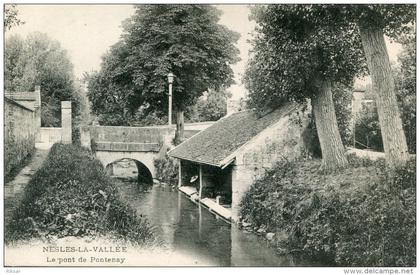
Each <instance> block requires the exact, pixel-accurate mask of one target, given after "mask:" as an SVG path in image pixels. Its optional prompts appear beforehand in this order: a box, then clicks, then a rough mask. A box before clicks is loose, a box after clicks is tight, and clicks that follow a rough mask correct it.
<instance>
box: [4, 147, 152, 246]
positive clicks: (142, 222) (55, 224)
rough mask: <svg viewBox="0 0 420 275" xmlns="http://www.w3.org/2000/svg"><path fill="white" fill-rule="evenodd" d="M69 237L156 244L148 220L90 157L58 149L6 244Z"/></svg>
mask: <svg viewBox="0 0 420 275" xmlns="http://www.w3.org/2000/svg"><path fill="white" fill-rule="evenodd" d="M67 236H81V237H84V236H93V237H98V236H104V237H111V238H117V239H123V240H127V241H131V242H132V243H134V244H139V245H146V244H149V243H150V242H151V240H152V239H153V234H152V231H151V228H150V226H149V224H148V222H147V220H146V219H145V218H144V217H138V216H137V215H136V213H135V211H134V210H133V209H131V208H130V207H129V206H128V205H127V204H125V203H124V202H123V201H122V199H121V197H120V195H119V193H118V190H117V188H116V187H115V185H114V184H113V183H112V182H111V178H109V177H108V176H106V174H105V172H104V169H103V167H102V164H101V163H100V162H99V161H98V160H97V159H95V157H94V156H93V155H92V153H91V152H90V151H88V150H87V149H85V148H81V147H79V146H75V145H63V144H55V145H54V146H53V147H52V148H51V150H50V153H49V154H48V157H47V159H46V160H45V162H44V163H43V164H42V166H41V168H40V169H39V170H38V171H37V172H36V173H35V174H34V176H33V178H32V179H31V181H30V182H29V183H28V185H27V186H26V187H25V190H24V196H23V200H22V201H21V203H20V205H19V207H17V209H16V210H15V212H14V213H13V219H12V222H11V223H10V224H9V225H8V226H7V228H6V242H12V241H16V240H26V239H31V238H36V239H38V238H41V239H44V240H45V239H46V240H48V239H50V238H51V237H58V238H62V237H67Z"/></svg>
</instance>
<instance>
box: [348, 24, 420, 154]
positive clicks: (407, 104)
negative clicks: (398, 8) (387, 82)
mask: <svg viewBox="0 0 420 275" xmlns="http://www.w3.org/2000/svg"><path fill="white" fill-rule="evenodd" d="M398 42H399V43H401V44H402V46H403V51H402V52H401V54H400V55H399V57H398V61H399V64H398V66H396V68H394V69H393V75H394V79H395V84H396V88H397V90H396V92H397V94H396V95H397V102H398V106H399V110H400V114H401V119H402V123H403V129H404V133H405V136H406V137H407V145H408V150H409V152H410V153H413V154H415V152H416V36H415V29H414V26H413V27H411V29H410V32H409V33H405V34H402V35H401V36H400V37H399V38H398ZM371 89H372V87H371V85H368V86H367V87H366V91H365V97H364V99H372V100H375V97H374V94H373V93H374V92H373V91H371ZM371 94H373V95H371ZM361 115H362V116H361V117H359V118H358V120H357V124H356V139H357V140H358V141H364V142H365V144H366V145H368V146H369V147H371V148H373V149H375V150H378V151H383V142H382V136H381V128H380V125H379V118H378V113H377V109H376V106H373V109H372V110H368V109H366V110H365V109H363V110H362V111H361ZM367 140H369V144H368V143H366V141H367Z"/></svg>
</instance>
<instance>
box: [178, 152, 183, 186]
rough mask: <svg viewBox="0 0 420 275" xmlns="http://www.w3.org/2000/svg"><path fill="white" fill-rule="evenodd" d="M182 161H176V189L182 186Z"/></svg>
mask: <svg viewBox="0 0 420 275" xmlns="http://www.w3.org/2000/svg"><path fill="white" fill-rule="evenodd" d="M181 165H182V160H181V159H180V160H179V161H178V188H180V187H181V186H182V168H181Z"/></svg>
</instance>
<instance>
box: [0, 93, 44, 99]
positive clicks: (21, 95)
mask: <svg viewBox="0 0 420 275" xmlns="http://www.w3.org/2000/svg"><path fill="white" fill-rule="evenodd" d="M4 96H5V97H8V98H12V99H14V100H28V101H36V96H37V95H36V93H34V92H7V91H6V92H5V93H4Z"/></svg>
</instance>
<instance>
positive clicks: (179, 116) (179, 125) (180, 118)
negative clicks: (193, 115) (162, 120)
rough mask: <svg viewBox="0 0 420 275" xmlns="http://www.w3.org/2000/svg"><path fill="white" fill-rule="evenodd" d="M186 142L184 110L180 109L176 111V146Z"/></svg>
mask: <svg viewBox="0 0 420 275" xmlns="http://www.w3.org/2000/svg"><path fill="white" fill-rule="evenodd" d="M183 141H184V110H182V109H180V108H178V109H177V111H176V130H175V145H178V144H180V143H181V142H183Z"/></svg>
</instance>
